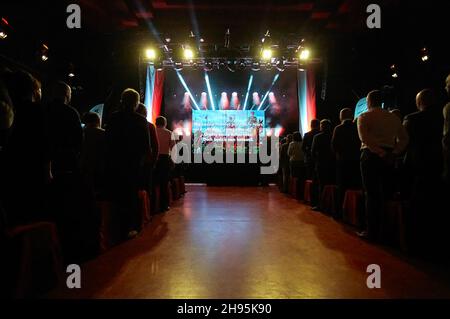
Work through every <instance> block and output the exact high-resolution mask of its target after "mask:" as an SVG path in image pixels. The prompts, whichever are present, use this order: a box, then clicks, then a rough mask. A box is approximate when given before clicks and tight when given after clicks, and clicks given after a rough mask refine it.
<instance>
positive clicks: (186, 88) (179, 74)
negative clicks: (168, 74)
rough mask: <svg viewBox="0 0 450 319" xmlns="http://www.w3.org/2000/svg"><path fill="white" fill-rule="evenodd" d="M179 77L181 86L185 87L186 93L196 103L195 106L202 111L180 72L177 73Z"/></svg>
mask: <svg viewBox="0 0 450 319" xmlns="http://www.w3.org/2000/svg"><path fill="white" fill-rule="evenodd" d="M176 72H177V75H178V79H179V80H180V82H181V84H182V85H183V87H184V89H185V90H186V92H187V93H188V94H189V97H190V98H191V101H192V103H194V106H195V108H196V109H197V110H200V108H199V107H198V104H197V102H196V101H195V99H194V96H193V95H192V93H191V90H189V88H188V86H187V84H186V82H185V81H184V79H183V76H182V75H181V73H180V71H176Z"/></svg>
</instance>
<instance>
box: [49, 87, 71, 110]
mask: <svg viewBox="0 0 450 319" xmlns="http://www.w3.org/2000/svg"><path fill="white" fill-rule="evenodd" d="M71 100H72V89H71V88H70V86H69V85H68V84H67V83H65V82H63V81H58V82H56V83H54V84H53V85H52V88H51V92H50V102H59V103H64V104H66V105H68V104H70V101H71Z"/></svg>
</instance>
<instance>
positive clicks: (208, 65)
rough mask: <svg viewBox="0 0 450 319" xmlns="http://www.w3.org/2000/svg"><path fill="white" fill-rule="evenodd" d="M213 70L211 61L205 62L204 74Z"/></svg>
mask: <svg viewBox="0 0 450 319" xmlns="http://www.w3.org/2000/svg"><path fill="white" fill-rule="evenodd" d="M213 68H214V65H213V63H212V62H211V61H205V66H204V70H205V71H206V72H210V71H212V70H213Z"/></svg>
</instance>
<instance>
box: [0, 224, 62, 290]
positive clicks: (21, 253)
mask: <svg viewBox="0 0 450 319" xmlns="http://www.w3.org/2000/svg"><path fill="white" fill-rule="evenodd" d="M2 250H3V249H2ZM2 255H3V258H2V265H1V268H4V269H2V273H1V274H0V276H1V277H4V278H1V280H0V281H1V282H2V284H1V286H0V291H1V295H6V296H8V297H12V298H27V297H37V296H42V295H43V294H45V293H47V292H49V291H50V290H52V289H54V288H56V287H57V285H58V283H59V282H61V280H62V273H63V268H62V255H61V250H60V245H59V240H58V235H57V230H56V226H55V225H54V224H52V223H47V222H39V223H35V224H31V225H24V226H18V227H16V228H14V229H11V230H9V231H7V233H6V239H5V246H4V251H2Z"/></svg>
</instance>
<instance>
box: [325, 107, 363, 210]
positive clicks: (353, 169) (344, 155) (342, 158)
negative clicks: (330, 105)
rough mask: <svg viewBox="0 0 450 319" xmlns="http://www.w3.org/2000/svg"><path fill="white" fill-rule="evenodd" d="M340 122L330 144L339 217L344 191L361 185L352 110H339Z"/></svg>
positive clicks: (359, 144) (359, 145) (358, 149)
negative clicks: (334, 166)
mask: <svg viewBox="0 0 450 319" xmlns="http://www.w3.org/2000/svg"><path fill="white" fill-rule="evenodd" d="M340 120H341V124H339V125H338V126H336V128H335V129H334V132H333V137H332V139H331V146H332V148H333V151H334V153H335V155H336V186H337V197H338V200H337V214H338V216H336V217H338V218H341V217H342V216H341V207H342V203H343V200H344V195H345V192H346V191H347V190H348V189H358V188H359V187H360V186H361V173H360V170H359V158H360V156H361V151H360V150H361V141H360V140H359V137H358V129H357V127H356V124H355V123H354V122H353V111H352V110H351V109H349V108H344V109H342V110H341V112H340Z"/></svg>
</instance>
